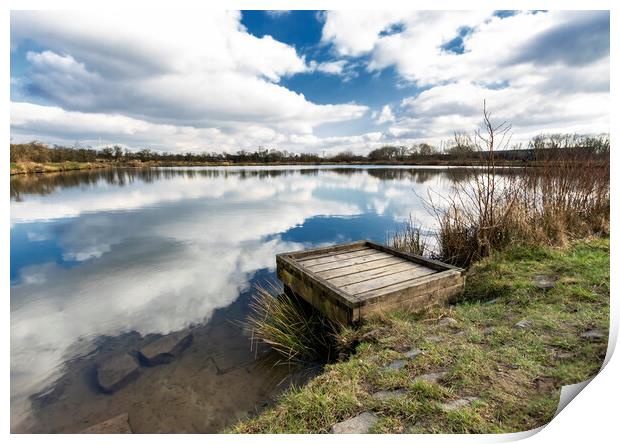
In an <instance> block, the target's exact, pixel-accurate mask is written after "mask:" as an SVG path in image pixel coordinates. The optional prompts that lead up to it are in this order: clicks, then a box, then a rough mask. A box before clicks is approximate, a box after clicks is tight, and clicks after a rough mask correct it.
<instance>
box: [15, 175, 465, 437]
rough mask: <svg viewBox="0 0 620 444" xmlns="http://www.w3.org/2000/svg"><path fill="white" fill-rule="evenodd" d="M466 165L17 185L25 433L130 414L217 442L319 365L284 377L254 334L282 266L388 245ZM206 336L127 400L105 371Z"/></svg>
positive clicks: (127, 391) (18, 423)
mask: <svg viewBox="0 0 620 444" xmlns="http://www.w3.org/2000/svg"><path fill="white" fill-rule="evenodd" d="M462 175H463V171H462V170H460V169H447V168H434V167H428V168H420V167H416V168H400V167H398V168H394V167H346V168H343V167H338V168H334V167H270V168H268V167H239V168H183V169H177V168H161V169H150V170H131V169H118V170H112V169H111V170H99V171H97V170H93V171H83V172H72V173H62V174H50V175H40V176H32V175H29V176H18V177H13V178H12V179H11V428H12V430H13V431H14V432H24V431H30V432H76V431H79V430H82V429H84V428H86V427H88V426H90V425H92V424H95V423H97V422H100V421H103V420H105V419H108V418H110V417H113V416H115V415H117V414H120V413H125V412H127V413H128V414H129V421H130V424H131V427H132V428H133V430H134V432H217V431H221V430H222V429H223V428H225V427H227V426H230V425H231V424H233V423H234V422H235V421H236V420H237V419H238V418H241V417H244V416H247V415H252V414H254V413H255V412H257V411H259V410H260V409H262V408H264V407H265V406H266V405H269V403H270V402H271V401H272V399H273V397H274V396H275V395H276V394H277V393H279V392H280V391H281V390H284V389H285V388H286V387H288V386H289V385H290V384H291V383H303V382H304V380H305V379H306V377H307V375H308V374H309V373H310V370H311V369H302V371H295V369H289V368H287V367H285V366H277V367H274V366H273V361H272V356H271V355H270V354H269V353H257V352H256V351H253V350H251V349H250V341H249V338H248V337H246V335H245V334H244V333H243V331H242V329H241V328H240V327H239V322H240V321H241V320H242V319H243V318H244V317H245V316H246V315H247V303H248V298H249V295H250V293H251V288H252V285H253V284H255V283H259V282H265V281H266V280H269V279H273V278H274V276H275V255H276V254H277V253H281V252H285V251H293V250H299V249H304V248H309V247H314V246H320V245H326V244H330V243H336V242H346V241H352V240H358V239H372V240H375V241H379V242H384V241H385V239H386V235H387V234H388V233H389V232H390V231H393V230H395V229H397V228H398V227H399V226H400V225H401V224H402V222H404V221H405V220H407V219H408V218H409V215H410V214H411V215H412V216H413V217H414V218H415V219H417V220H418V221H420V222H421V223H422V224H423V225H424V224H426V225H428V226H430V225H432V217H431V216H430V215H429V214H428V213H427V211H426V210H425V208H424V204H423V201H422V199H421V197H420V196H427V193H428V192H429V191H431V192H438V193H446V192H448V190H449V187H450V184H451V183H452V181H453V180H455V179H458V178H459V177H462ZM181 330H183V331H185V330H191V331H192V333H193V336H194V340H193V342H192V344H191V345H190V346H189V348H187V349H186V350H184V351H183V352H182V353H181V355H180V356H179V357H178V358H177V359H175V360H174V361H173V362H172V363H170V364H166V365H159V366H156V367H149V368H142V369H141V374H140V376H139V377H138V378H137V379H135V380H134V381H133V382H130V383H129V384H128V385H127V386H126V387H124V388H122V389H120V390H118V391H117V392H115V393H113V394H105V393H102V392H101V391H100V390H99V389H98V387H97V385H96V383H95V381H96V377H95V366H96V364H97V363H100V362H103V361H105V360H106V359H109V357H110V356H113V355H115V354H118V353H122V352H125V351H133V350H136V349H137V348H139V347H140V345H141V344H143V343H145V342H148V341H149V340H150V339H152V338H154V337H155V336H156V335H165V334H169V333H171V332H176V331H181Z"/></svg>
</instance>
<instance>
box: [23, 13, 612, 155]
mask: <svg viewBox="0 0 620 444" xmlns="http://www.w3.org/2000/svg"><path fill="white" fill-rule="evenodd" d="M136 14H137V13H133V12H129V11H128V12H126V13H125V14H123V15H121V16H119V15H118V14H117V15H114V14H111V13H96V12H85V11H83V12H61V11H19V12H12V14H11V137H12V139H13V141H15V142H22V141H29V140H35V139H36V140H41V141H43V142H47V143H58V144H65V145H74V144H78V145H91V146H99V145H105V144H109V143H118V144H121V145H125V146H127V147H130V148H142V147H145V146H148V147H150V148H153V149H157V150H165V151H189V150H192V151H224V150H225V151H229V152H230V151H236V150H238V149H255V148H257V147H258V146H264V147H270V148H278V149H285V150H289V151H297V152H301V151H306V152H307V151H310V152H327V153H331V152H337V151H343V150H351V151H354V152H359V153H365V152H368V151H369V150H370V149H373V148H376V147H378V146H381V145H384V144H398V145H411V144H415V143H420V142H431V143H435V144H439V143H442V142H444V143H445V142H447V141H449V139H450V138H451V135H452V134H453V133H454V132H455V131H458V132H467V133H470V132H472V131H473V129H474V128H476V126H477V125H478V124H479V121H480V111H481V107H482V101H483V100H486V101H487V104H488V106H489V108H490V109H491V110H492V112H493V113H494V116H496V118H497V119H506V120H509V121H510V122H512V124H513V131H514V134H513V140H514V141H515V142H520V141H526V140H528V139H529V138H530V137H532V136H533V135H536V134H539V133H554V132H570V133H575V132H576V133H593V134H599V133H606V132H608V131H609V12H607V11H572V12H571V11H493V10H489V11H458V12H456V11H455V12H451V11H367V12H363V11H275V12H272V11H247V12H221V13H220V12H217V11H204V12H203V13H202V14H199V13H196V12H195V11H189V12H185V11H174V12H172V11H158V12H157V13H156V12H154V13H153V14H149V16H148V17H144V16H141V17H137V16H136Z"/></svg>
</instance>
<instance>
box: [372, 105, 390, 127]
mask: <svg viewBox="0 0 620 444" xmlns="http://www.w3.org/2000/svg"><path fill="white" fill-rule="evenodd" d="M372 118H373V119H374V121H375V122H376V123H377V124H379V125H381V124H382V123H386V122H393V121H394V119H395V117H394V113H393V112H392V108H390V105H385V106H384V107H383V108H381V112H376V111H375V112H374V113H373V116H372Z"/></svg>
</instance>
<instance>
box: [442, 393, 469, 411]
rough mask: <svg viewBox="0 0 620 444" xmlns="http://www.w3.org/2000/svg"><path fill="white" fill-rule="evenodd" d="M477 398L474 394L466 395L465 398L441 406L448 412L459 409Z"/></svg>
mask: <svg viewBox="0 0 620 444" xmlns="http://www.w3.org/2000/svg"><path fill="white" fill-rule="evenodd" d="M477 399H478V398H475V397H473V396H466V397H465V398H461V399H455V400H454V401H450V402H448V403H446V404H443V405H442V406H441V408H442V409H443V410H444V411H446V412H450V411H452V410H458V409H460V408H463V407H467V406H469V405H471V403H472V402H474V401H476V400H477Z"/></svg>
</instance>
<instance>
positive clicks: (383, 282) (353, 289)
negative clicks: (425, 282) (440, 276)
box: [339, 267, 437, 296]
mask: <svg viewBox="0 0 620 444" xmlns="http://www.w3.org/2000/svg"><path fill="white" fill-rule="evenodd" d="M435 273H437V271H435V270H431V269H430V268H423V267H420V268H413V269H409V270H403V271H399V272H398V273H393V274H389V275H387V276H380V277H376V278H374V279H369V280H367V281H362V282H358V283H355V284H350V285H344V286H339V287H340V288H341V289H342V290H344V291H346V292H347V293H349V294H352V295H354V296H355V295H357V294H360V293H367V292H369V291H373V290H378V289H381V288H384V287H389V286H392V285H396V284H400V283H402V282H407V281H413V280H414V279H417V278H419V277H422V276H426V275H429V274H435Z"/></svg>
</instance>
